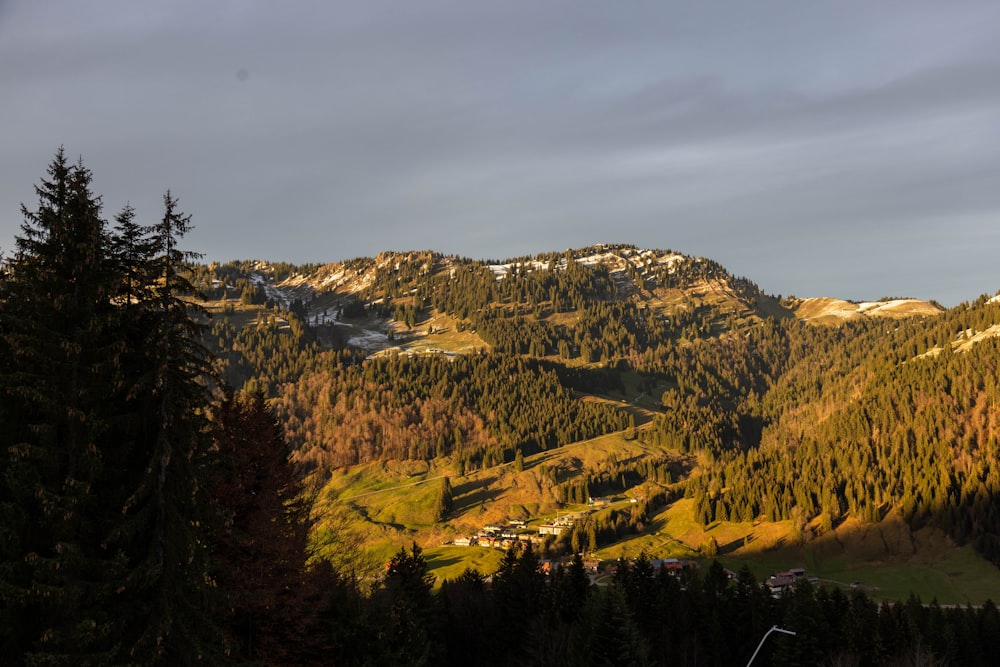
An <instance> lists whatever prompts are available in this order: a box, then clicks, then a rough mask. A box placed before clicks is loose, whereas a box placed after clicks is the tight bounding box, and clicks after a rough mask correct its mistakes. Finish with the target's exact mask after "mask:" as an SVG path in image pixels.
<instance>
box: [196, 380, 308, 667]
mask: <svg viewBox="0 0 1000 667" xmlns="http://www.w3.org/2000/svg"><path fill="white" fill-rule="evenodd" d="M213 427H214V429H213V430H214V434H215V443H216V447H217V450H218V454H219V459H220V460H219V474H218V480H217V482H216V484H215V487H214V493H213V496H214V498H215V501H216V502H217V503H218V504H219V506H220V508H221V509H222V510H223V512H224V519H225V524H224V527H223V529H222V531H221V536H220V539H219V543H218V546H217V547H216V552H215V558H214V568H215V572H216V575H215V580H216V582H217V583H218V584H219V586H220V587H221V588H222V589H223V590H224V591H226V592H227V593H228V594H229V596H230V599H229V600H228V605H227V607H228V608H229V610H230V611H229V613H228V614H227V622H226V626H227V629H228V634H229V636H230V638H231V639H232V640H233V642H234V643H235V647H234V654H235V655H237V656H239V657H240V658H241V659H247V660H253V661H258V662H262V663H264V664H269V665H275V664H293V663H294V664H303V663H304V662H305V661H306V659H307V657H308V653H309V651H308V649H309V648H310V645H311V644H314V643H315V642H317V641H318V640H319V639H320V638H321V636H322V633H321V632H320V631H319V629H317V628H314V627H313V628H311V629H312V630H313V632H309V631H308V630H309V629H310V627H311V626H313V625H315V621H316V617H317V616H318V614H317V613H316V612H317V610H316V609H315V608H312V607H311V606H310V605H309V604H308V599H309V596H308V591H307V590H306V588H305V586H306V583H305V582H306V579H305V577H306V558H307V556H308V537H309V527H310V522H309V513H310V506H309V504H308V503H307V502H306V499H305V498H304V497H303V495H302V493H303V489H302V481H301V479H300V477H299V476H298V474H297V472H296V470H295V468H294V466H293V465H292V463H291V461H290V460H289V458H288V448H287V445H286V444H285V440H284V437H283V435H282V432H281V427H280V425H279V424H278V422H277V420H276V419H275V417H274V414H273V413H272V412H271V410H270V409H269V408H268V406H267V404H266V403H265V402H264V398H263V395H261V394H259V393H258V394H254V395H246V394H242V395H233V394H230V395H228V396H226V398H225V399H224V400H223V401H222V402H221V404H220V405H219V407H218V408H217V409H216V410H215V412H214V420H213ZM314 652H317V653H318V652H319V651H314Z"/></svg>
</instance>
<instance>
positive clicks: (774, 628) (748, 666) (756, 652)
mask: <svg viewBox="0 0 1000 667" xmlns="http://www.w3.org/2000/svg"><path fill="white" fill-rule="evenodd" d="M772 632H783V633H785V634H786V635H791V636H793V637H794V636H795V633H794V632H792V631H791V630H785V629H784V628H779V627H778V626H777V625H772V626H771V629H770V630H768V631H767V632H765V633H764V636H763V637H761V638H760V643H759V644H757V650H756V651H754V652H753V655H752V656H750V660H749V661H748V662H747V667H750V664H751V663H753V659H754V658H756V657H757V654H758V653H760V647H761V646H763V645H764V642H765V641H767V636H768V635H769V634H771V633H772Z"/></svg>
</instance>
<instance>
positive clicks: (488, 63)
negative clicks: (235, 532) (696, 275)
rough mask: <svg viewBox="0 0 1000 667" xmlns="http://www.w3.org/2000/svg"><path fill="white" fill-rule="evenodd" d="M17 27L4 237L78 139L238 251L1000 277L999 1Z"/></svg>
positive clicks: (29, 15) (112, 18)
mask: <svg viewBox="0 0 1000 667" xmlns="http://www.w3.org/2000/svg"><path fill="white" fill-rule="evenodd" d="M5 9H6V11H0V79H2V80H3V81H4V82H5V104H4V105H3V106H0V123H2V124H3V126H4V127H7V128H17V131H16V132H13V133H11V134H10V136H9V141H6V143H5V153H4V158H3V159H2V160H0V206H2V209H0V210H2V214H0V247H4V248H9V247H10V245H11V243H12V239H13V236H14V234H15V233H16V229H17V224H18V222H19V218H18V217H17V214H16V212H17V206H18V203H19V202H21V201H25V202H27V203H30V202H31V197H32V193H31V185H32V183H33V182H34V181H36V180H37V178H38V177H39V176H40V175H41V174H42V173H43V172H44V165H45V163H46V161H47V160H48V159H49V157H50V156H51V154H52V153H53V152H54V150H55V148H56V147H58V146H59V145H60V144H63V145H65V146H66V149H67V150H68V151H69V152H70V154H76V153H81V154H82V155H83V156H84V159H85V161H86V162H87V164H88V166H90V167H91V168H92V170H93V172H94V174H95V179H96V182H95V186H96V189H97V190H98V191H100V192H102V193H104V195H105V202H106V205H107V206H108V207H109V209H111V210H117V208H118V207H120V206H121V205H122V204H124V202H125V201H126V200H129V201H131V202H132V203H133V204H135V205H136V206H137V208H138V209H139V213H140V215H141V216H142V215H145V216H147V217H148V218H152V217H155V216H156V215H158V213H159V210H158V207H159V197H160V195H161V194H162V192H163V190H165V189H167V188H168V187H169V188H171V189H172V190H173V192H174V193H175V194H177V195H178V196H180V198H181V203H182V206H183V207H184V208H185V210H187V211H189V212H191V213H192V214H193V215H194V221H195V225H196V231H195V232H194V233H193V234H192V236H191V238H190V242H191V243H192V245H195V246H197V247H198V249H200V250H203V251H205V252H207V254H208V256H209V257H210V258H212V259H228V258H232V257H248V256H267V257H268V258H271V259H285V260H291V261H302V262H305V261H323V260H337V259H342V258H346V257H352V256H357V255H361V254H374V253H377V252H379V251H380V250H383V249H385V248H386V247H395V248H408V247H417V248H432V249H438V250H442V251H445V252H455V253H459V254H462V255H466V256H484V257H485V256H490V257H502V256H512V255H522V254H527V253H531V252H540V251H546V250H551V249H560V248H564V247H567V246H575V245H583V244H587V243H593V242H597V241H623V242H635V243H639V244H643V245H651V246H658V247H663V246H667V247H671V248H674V249H676V250H679V251H682V252H688V253H692V254H702V255H707V256H710V257H712V258H713V259H716V260H718V261H720V262H722V263H723V264H724V265H727V267H729V268H730V269H732V270H734V271H735V272H737V273H743V274H745V275H748V276H749V277H751V278H752V279H755V280H757V281H758V282H760V283H761V284H762V286H764V287H765V288H766V289H770V290H772V291H775V292H784V293H788V292H792V291H796V292H799V293H800V295H808V293H807V291H813V290H815V291H816V292H817V293H819V292H822V293H827V294H832V295H835V296H839V295H842V294H845V293H850V295H856V296H859V297H862V298H864V297H866V296H873V295H872V294H871V293H868V290H870V291H871V292H873V293H874V294H875V295H881V294H882V293H885V292H886V291H887V290H885V289H884V286H885V285H886V283H887V282H888V279H887V277H886V275H887V274H888V273H890V271H888V270H886V267H888V266H889V265H890V263H891V262H890V260H893V258H898V261H895V260H893V261H895V264H892V267H893V268H892V269H891V273H892V274H893V276H899V277H900V279H901V280H907V279H908V280H911V281H913V282H914V283H915V284H916V283H917V282H918V281H922V280H925V278H926V277H927V276H932V277H933V278H937V279H938V280H939V284H942V285H943V284H944V283H945V276H953V275H957V274H960V273H962V272H963V271H964V272H966V273H970V272H971V268H970V267H972V266H976V265H980V264H981V265H985V263H986V250H985V248H984V247H983V246H982V245H981V244H969V243H966V242H964V241H962V240H961V239H964V238H982V235H983V234H988V233H989V232H988V229H987V228H986V226H988V225H992V224H993V222H994V221H995V220H996V216H997V215H998V213H1000V195H998V194H997V190H998V189H997V188H996V187H994V183H995V182H996V174H997V171H998V169H1000V158H998V156H1000V129H998V128H1000V104H998V103H1000V76H998V75H1000V56H998V54H997V52H996V49H995V44H996V43H998V42H1000V6H996V5H995V4H994V3H986V2H984V3H973V2H970V3H963V4H962V5H961V6H960V7H957V6H949V7H943V6H941V5H939V4H937V3H930V2H905V3H878V4H876V5H872V4H871V3H864V4H862V3H857V4H851V3H848V4H843V3H837V4H833V3H831V4H819V3H800V2H778V1H764V2H760V3H745V4H744V3H741V4H739V5H735V6H729V7H727V8H726V11H721V10H720V9H719V8H717V7H713V6H710V5H707V4H694V3H663V2H642V1H640V2H636V3H629V4H628V6H621V5H617V4H606V3H604V4H601V3H584V4H581V3H578V2H569V1H568V0H561V1H553V2H545V3H486V2H474V1H463V2H445V1H429V2H421V3H410V2H384V3H360V2H337V3H323V2H296V3H294V9H292V8H289V7H285V6H277V5H274V4H273V3H265V2H247V3H208V4H207V5H206V4H205V3H195V2H187V1H185V2H170V3H160V4H158V5H156V7H155V8H152V9H150V8H141V9H139V8H136V6H135V5H134V3H125V2H98V3H92V4H88V5H87V7H86V8H85V9H83V8H82V6H81V5H79V3H70V2H47V3H34V2H30V3H29V2H13V3H8V5H7V6H6V7H5ZM241 72H245V73H246V74H247V75H246V76H245V77H242V78H241V77H240V76H239V73H241ZM942 228H945V229H948V230H949V232H950V234H951V238H950V239H949V238H946V237H945V236H944V235H943V234H942V232H941V229H942ZM890 241H891V244H890ZM926 243H932V244H933V246H934V248H935V252H936V253H937V254H938V256H940V255H941V254H942V253H941V251H942V248H945V247H950V246H948V245H943V244H947V243H950V244H951V246H953V247H954V248H955V249H956V252H958V251H959V249H960V250H961V252H962V253H963V254H964V259H963V260H956V261H955V262H951V261H940V262H939V263H938V264H936V265H935V266H931V267H922V268H921V269H920V270H918V269H917V268H914V267H912V266H910V262H909V258H912V257H916V256H924V255H926V251H925V247H924V246H923V245H922V244H926ZM873 246H878V247H880V248H882V250H881V251H880V253H879V254H878V255H877V256H876V255H875V254H874V253H866V252H863V251H859V250H858V248H867V247H873ZM827 249H829V251H828V252H827ZM804 257H808V258H810V259H809V260H808V261H803V260H801V259H799V258H804ZM844 257H850V258H852V260H853V261H855V262H856V263H860V262H864V265H863V266H862V265H861V264H858V267H857V269H856V270H852V271H847V272H845V271H844V270H843V266H842V265H841V264H839V263H838V262H841V261H843V258H844ZM730 264H735V266H731V265H730ZM779 270H780V271H785V272H786V273H785V274H781V273H779ZM991 279H992V283H993V284H989V283H990V280H991ZM976 280H977V281H978V280H982V281H983V283H984V284H982V285H978V286H975V285H972V286H958V285H956V286H954V287H949V288H947V289H948V291H944V288H942V289H941V291H938V290H937V289H936V288H934V287H933V284H932V285H931V286H930V287H928V290H929V291H928V292H926V293H914V295H915V296H925V297H932V298H938V299H940V300H942V301H944V302H946V303H951V302H957V301H959V300H961V299H962V298H971V297H973V296H975V295H976V294H975V290H980V291H987V290H989V291H992V290H995V289H996V287H997V285H996V283H997V282H1000V273H998V272H997V270H994V271H993V273H992V276H991V274H990V272H989V270H985V271H982V272H980V273H978V274H977V277H976ZM970 282H972V281H970ZM786 283H789V284H786ZM949 284H954V283H949ZM970 289H972V290H973V291H974V293H971V294H970V293H969V292H968V290H970ZM902 291H909V292H911V293H913V291H912V290H902Z"/></svg>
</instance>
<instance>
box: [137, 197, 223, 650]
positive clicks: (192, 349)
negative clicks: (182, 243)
mask: <svg viewBox="0 0 1000 667" xmlns="http://www.w3.org/2000/svg"><path fill="white" fill-rule="evenodd" d="M176 207H177V200H176V199H174V198H173V197H172V196H171V195H170V193H169V192H168V193H167V194H166V195H165V196H164V214H163V217H162V219H161V220H160V222H159V223H157V224H156V225H155V226H154V227H153V228H152V229H151V230H150V237H149V239H150V244H149V246H148V247H149V250H150V251H151V256H150V257H149V258H148V259H147V262H146V263H147V265H148V267H149V276H150V279H151V280H152V281H153V284H152V286H151V288H150V289H149V290H148V292H147V294H146V295H144V296H145V298H144V299H142V300H141V301H140V302H139V303H137V304H135V305H134V308H133V312H134V315H133V317H132V318H130V321H129V325H130V327H132V328H131V330H130V333H131V334H132V338H133V340H134V341H136V343H137V346H136V347H135V348H134V349H135V350H139V351H140V352H139V353H138V354H136V355H135V358H134V359H133V363H134V364H135V367H134V368H133V369H132V373H131V374H130V377H131V378H133V380H132V384H131V386H130V387H129V391H128V394H127V395H129V396H132V397H134V398H133V400H134V402H135V403H136V405H135V406H134V408H135V410H136V412H135V416H136V419H135V420H133V421H132V422H131V426H132V431H131V435H132V437H133V446H134V449H133V451H132V455H131V456H130V458H129V464H130V467H131V466H135V467H136V468H135V469H134V472H133V477H132V479H134V480H136V481H135V482H134V484H133V486H132V487H131V489H130V494H129V496H128V498H127V499H126V501H125V505H124V508H123V510H122V511H123V514H124V515H125V521H124V524H123V526H122V529H121V530H120V531H119V533H118V537H119V538H120V540H121V544H122V548H123V549H124V550H126V553H128V554H129V557H130V563H129V566H130V576H129V578H128V580H127V582H126V591H127V592H128V593H129V600H130V603H131V604H130V608H129V614H128V618H129V619H130V623H129V627H128V628H127V631H126V634H125V637H126V642H125V644H126V646H127V649H126V655H127V657H128V659H129V660H134V661H137V662H153V663H162V662H171V663H172V662H178V661H180V662H190V661H195V660H207V659H210V658H211V656H212V655H213V652H215V651H218V650H221V642H220V635H219V632H218V628H217V625H216V624H215V623H214V621H213V618H214V613H213V612H214V611H215V609H214V608H213V606H212V604H213V602H215V596H216V593H215V589H213V588H211V587H210V586H209V583H208V582H209V581H210V579H209V551H210V543H209V541H208V540H207V539H206V538H207V535H206V534H205V532H206V529H207V528H208V527H210V526H213V525H214V524H215V523H216V516H217V515H216V513H215V511H214V510H215V505H214V504H213V502H212V500H211V497H210V491H211V489H210V484H209V481H210V473H211V470H212V466H213V465H214V461H213V460H212V458H211V446H212V442H211V438H210V435H209V431H208V424H207V418H206V413H205V411H206V408H207V407H208V405H209V403H210V399H211V395H210V386H209V385H208V384H207V382H206V380H207V379H208V378H210V377H211V362H210V357H209V355H208V353H207V351H206V350H205V349H204V348H203V347H202V346H201V344H200V342H199V341H200V336H201V330H202V329H201V326H200V325H199V324H198V323H197V321H196V320H195V319H194V314H195V313H197V311H198V309H197V307H196V306H195V305H194V304H193V303H191V302H190V300H189V299H190V296H189V295H191V294H192V293H193V292H194V289H193V287H192V285H191V283H190V282H189V280H188V279H187V277H186V275H185V273H184V271H185V263H186V262H188V261H190V260H191V259H192V258H194V257H196V255H194V254H193V253H188V252H185V251H182V250H180V249H178V247H177V244H178V241H179V240H180V238H181V237H183V235H184V234H186V233H187V232H188V231H190V229H191V225H190V216H188V215H184V214H181V213H179V212H178V211H177V208H176Z"/></svg>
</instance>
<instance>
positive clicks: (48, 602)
mask: <svg viewBox="0 0 1000 667" xmlns="http://www.w3.org/2000/svg"><path fill="white" fill-rule="evenodd" d="M90 184H91V174H90V172H89V170H87V169H86V168H85V167H84V166H83V164H82V163H77V164H75V165H74V164H70V163H69V162H68V161H67V160H66V158H65V154H64V152H63V151H62V150H61V149H60V151H59V152H58V153H57V154H56V156H55V158H54V159H53V161H52V163H51V164H50V166H49V169H48V175H47V178H45V179H43V180H42V182H41V184H40V185H39V186H38V187H37V188H36V193H37V197H38V203H37V206H36V207H35V208H34V209H28V208H27V207H22V213H23V216H24V223H23V224H22V228H21V235H20V236H19V237H18V238H17V241H16V252H15V254H14V256H13V257H12V258H11V259H10V260H9V261H7V262H6V263H5V264H4V266H3V270H2V275H0V423H2V425H3V427H2V429H0V531H2V539H0V650H2V651H3V656H4V659H5V660H7V661H8V662H11V663H13V664H41V663H44V664H74V665H79V664H116V663H132V664H154V663H168V662H169V663H171V664H173V663H187V662H192V661H194V660H197V659H198V658H199V657H208V656H210V655H211V648H212V647H213V646H219V643H218V640H217V635H215V634H214V633H213V632H212V630H211V628H212V627H213V626H212V624H211V623H208V622H207V618H208V616H207V614H206V611H207V610H206V602H205V601H206V600H207V599H208V597H209V595H208V593H209V590H210V587H209V586H208V584H207V583H206V582H207V581H208V579H207V572H208V568H207V563H206V554H207V553H208V544H207V533H206V531H205V530H204V526H207V525H209V524H210V521H208V519H209V518H210V517H208V516H206V515H205V510H204V509H203V508H210V507H211V504H210V503H206V502H204V501H205V500H206V496H205V492H204V489H205V488H207V484H206V483H205V482H204V480H205V479H206V475H207V473H208V470H209V464H210V462H209V460H208V457H207V454H208V451H209V447H210V440H209V438H208V434H207V430H206V428H205V424H206V422H205V417H204V409H205V407H206V406H207V404H208V402H209V393H208V386H207V385H206V383H205V377H206V376H207V374H208V371H209V368H210V365H209V361H208V357H207V355H206V354H205V353H204V351H203V350H202V349H201V348H200V347H199V346H198V343H197V340H198V333H199V330H198V327H197V325H196V324H195V322H194V320H193V319H192V316H191V312H190V310H189V304H187V302H186V301H185V300H184V299H183V296H182V295H183V294H184V293H186V291H187V287H188V286H186V285H185V284H184V280H183V274H182V272H181V271H182V266H183V261H184V260H185V259H186V257H185V256H184V255H183V253H179V252H178V251H177V250H176V242H177V240H178V239H179V238H180V237H181V236H182V235H183V234H184V233H185V232H186V231H187V230H188V228H189V222H188V219H187V218H186V217H185V216H181V215H179V214H177V213H176V211H175V204H176V202H175V201H174V200H173V199H171V198H170V197H169V196H168V197H167V212H166V214H165V215H164V220H163V221H162V222H161V223H160V225H158V226H157V227H156V228H155V229H152V228H149V229H147V228H143V227H141V226H137V225H135V224H134V220H133V215H134V214H133V212H132V211H131V209H128V208H127V209H126V210H125V211H123V212H122V214H121V215H120V216H119V218H118V223H119V227H118V229H119V230H120V231H122V236H119V237H116V236H114V235H112V234H109V233H108V231H107V225H106V223H105V221H104V220H103V219H102V218H101V201H100V198H99V197H97V196H95V195H94V194H93V193H92V192H91V189H90ZM126 250H127V252H126Z"/></svg>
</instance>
